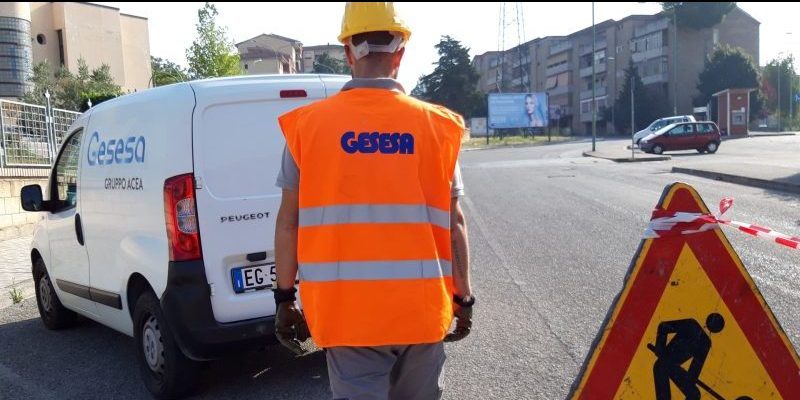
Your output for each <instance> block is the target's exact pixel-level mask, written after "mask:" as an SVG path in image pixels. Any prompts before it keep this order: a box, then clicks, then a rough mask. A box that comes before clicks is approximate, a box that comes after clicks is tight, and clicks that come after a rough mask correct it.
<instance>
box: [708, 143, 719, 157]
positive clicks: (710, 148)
mask: <svg viewBox="0 0 800 400" xmlns="http://www.w3.org/2000/svg"><path fill="white" fill-rule="evenodd" d="M718 149H719V143H717V142H710V143H709V144H707V145H706V151H707V152H708V154H714V153H716V152H717V150H718Z"/></svg>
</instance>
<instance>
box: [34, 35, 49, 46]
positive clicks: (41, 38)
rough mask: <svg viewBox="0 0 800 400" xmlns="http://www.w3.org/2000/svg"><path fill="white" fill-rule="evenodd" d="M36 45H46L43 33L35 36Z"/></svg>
mask: <svg viewBox="0 0 800 400" xmlns="http://www.w3.org/2000/svg"><path fill="white" fill-rule="evenodd" d="M36 43H39V44H41V45H45V44H47V38H46V37H45V36H44V33H40V34H38V35H36Z"/></svg>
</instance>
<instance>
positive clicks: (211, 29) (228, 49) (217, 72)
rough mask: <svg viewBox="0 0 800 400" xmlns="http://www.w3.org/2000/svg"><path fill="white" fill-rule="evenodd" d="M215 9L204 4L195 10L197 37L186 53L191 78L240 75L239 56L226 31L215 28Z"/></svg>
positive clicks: (211, 5) (217, 13)
mask: <svg viewBox="0 0 800 400" xmlns="http://www.w3.org/2000/svg"><path fill="white" fill-rule="evenodd" d="M217 15H219V12H217V7H215V6H214V5H213V4H211V3H206V4H205V5H204V6H203V7H202V8H201V9H200V10H198V11H197V36H196V38H195V40H194V42H192V46H191V47H189V48H188V49H187V50H186V59H187V60H188V62H189V74H190V76H191V77H192V78H193V79H202V78H214V77H219V76H232V75H239V73H240V70H239V54H238V53H237V52H236V51H235V50H233V42H232V41H231V40H230V39H228V34H227V29H226V28H224V27H220V26H217V22H216V18H217Z"/></svg>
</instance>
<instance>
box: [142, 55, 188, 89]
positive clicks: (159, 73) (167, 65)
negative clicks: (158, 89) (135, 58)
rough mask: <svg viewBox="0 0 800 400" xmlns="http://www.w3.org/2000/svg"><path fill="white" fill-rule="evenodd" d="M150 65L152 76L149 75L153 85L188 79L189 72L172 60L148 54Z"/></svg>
mask: <svg viewBox="0 0 800 400" xmlns="http://www.w3.org/2000/svg"><path fill="white" fill-rule="evenodd" d="M150 67H151V69H152V71H153V76H152V77H151V82H152V84H153V87H155V86H164V85H169V84H173V83H178V82H185V81H188V80H189V73H188V72H186V70H184V69H183V67H181V66H180V65H178V64H175V63H174V62H172V61H169V60H166V59H163V58H159V57H153V56H150Z"/></svg>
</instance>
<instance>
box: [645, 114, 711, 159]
mask: <svg viewBox="0 0 800 400" xmlns="http://www.w3.org/2000/svg"><path fill="white" fill-rule="evenodd" d="M719 143H720V133H719V128H718V127H717V124H715V123H713V122H708V121H704V122H682V123H678V124H672V125H668V126H666V127H664V128H661V129H660V130H658V131H656V132H655V133H653V134H650V135H649V136H647V137H645V138H644V139H642V140H641V141H640V142H639V148H641V149H642V151H645V152H647V153H655V154H661V153H663V152H665V151H668V150H691V149H695V150H697V152H698V153H705V152H708V153H716V151H717V150H718V149H719Z"/></svg>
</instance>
